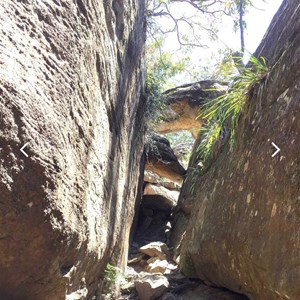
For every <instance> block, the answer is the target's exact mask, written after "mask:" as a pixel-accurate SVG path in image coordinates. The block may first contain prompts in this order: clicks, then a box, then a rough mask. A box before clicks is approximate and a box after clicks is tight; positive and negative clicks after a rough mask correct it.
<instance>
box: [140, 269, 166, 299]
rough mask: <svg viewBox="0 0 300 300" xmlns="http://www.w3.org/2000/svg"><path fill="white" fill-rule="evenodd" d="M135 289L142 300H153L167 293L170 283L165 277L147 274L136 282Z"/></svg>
mask: <svg viewBox="0 0 300 300" xmlns="http://www.w3.org/2000/svg"><path fill="white" fill-rule="evenodd" d="M135 288H136V291H137V293H138V296H139V299H140V300H153V299H156V298H158V297H160V296H162V295H163V294H164V293H165V292H166V291H167V289H168V288H169V282H168V279H167V278H166V277H165V276H163V275H158V274H147V275H144V276H143V277H141V278H139V279H138V280H136V281H135Z"/></svg>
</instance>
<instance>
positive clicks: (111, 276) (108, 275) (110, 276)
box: [104, 263, 122, 284]
mask: <svg viewBox="0 0 300 300" xmlns="http://www.w3.org/2000/svg"><path fill="white" fill-rule="evenodd" d="M104 273H105V279H106V280H107V281H108V282H109V283H112V284H115V283H117V281H118V279H119V278H120V276H121V274H122V273H121V271H120V269H119V268H118V267H115V266H113V265H111V264H110V263H108V264H107V265H106V268H105V270H104Z"/></svg>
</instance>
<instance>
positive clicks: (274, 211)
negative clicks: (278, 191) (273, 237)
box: [271, 203, 277, 218]
mask: <svg viewBox="0 0 300 300" xmlns="http://www.w3.org/2000/svg"><path fill="white" fill-rule="evenodd" d="M276 211H277V205H276V203H274V204H273V207H272V212H271V218H273V217H274V216H275V215H276Z"/></svg>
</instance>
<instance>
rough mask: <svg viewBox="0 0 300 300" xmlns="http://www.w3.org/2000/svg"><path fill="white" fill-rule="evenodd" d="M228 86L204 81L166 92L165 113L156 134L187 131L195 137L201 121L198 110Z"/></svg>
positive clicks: (222, 83) (223, 91)
mask: <svg viewBox="0 0 300 300" xmlns="http://www.w3.org/2000/svg"><path fill="white" fill-rule="evenodd" d="M227 88H228V85H227V84H226V83H224V82H217V81H215V80H204V81H199V82H195V83H191V84H185V85H182V86H178V87H176V88H173V89H170V90H167V91H166V92H165V93H164V95H165V97H166V102H167V111H166V112H165V113H164V114H165V115H164V118H163V120H162V121H161V122H159V123H158V124H157V126H156V128H155V130H156V132H158V133H163V134H164V133H169V132H177V131H180V130H189V131H191V133H192V134H193V136H194V137H197V135H198V133H199V130H200V128H201V125H202V123H203V120H201V119H197V117H198V115H199V108H200V107H201V105H203V104H204V103H205V102H207V101H209V100H212V99H214V98H216V97H219V96H221V95H222V94H224V93H225V91H226V90H227Z"/></svg>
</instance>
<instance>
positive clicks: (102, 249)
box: [0, 0, 144, 300]
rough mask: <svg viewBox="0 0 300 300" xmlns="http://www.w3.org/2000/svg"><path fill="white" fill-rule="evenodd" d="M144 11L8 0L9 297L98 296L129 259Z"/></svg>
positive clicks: (0, 168) (0, 7)
mask: <svg viewBox="0 0 300 300" xmlns="http://www.w3.org/2000/svg"><path fill="white" fill-rule="evenodd" d="M143 11H144V1H142V0H134V1H129V0H124V1H119V0H114V1H112V0H107V1H95V0H90V1H50V0H44V1H29V0H27V1H17V0H10V1H1V4H0V34H1V44H0V62H1V67H0V94H1V100H0V203H1V210H0V224H1V226H0V249H1V251H0V270H1V272H0V298H1V299H31V300H35V299H36V300H41V299H43V300H57V299H71V298H72V299H75V298H76V297H77V298H78V299H91V298H92V296H94V294H95V291H96V289H97V287H98V285H99V279H100V277H101V275H102V273H103V269H104V268H105V265H106V263H107V261H108V260H109V259H112V260H113V261H114V263H115V264H118V265H124V264H125V263H126V256H127V248H128V245H127V240H128V236H129V230H130V223H131V220H132V216H133V207H134V203H135V195H136V191H137V184H138V178H139V174H138V173H139V160H140V156H141V151H142V144H143V140H142V137H141V135H142V134H143V122H142V111H143V108H142V106H141V105H143V102H144V101H139V99H140V92H141V89H142V85H143V70H142V68H141V65H140V62H141V55H142V53H143V44H144V32H143V20H144V17H143ZM27 142H29V144H28V146H27V147H26V152H27V153H28V155H29V157H25V156H24V155H23V154H22V153H21V152H20V150H19V149H20V148H21V147H22V146H23V145H24V144H25V143H27ZM112 253H114V256H113V257H112ZM77 298H76V299H77Z"/></svg>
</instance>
